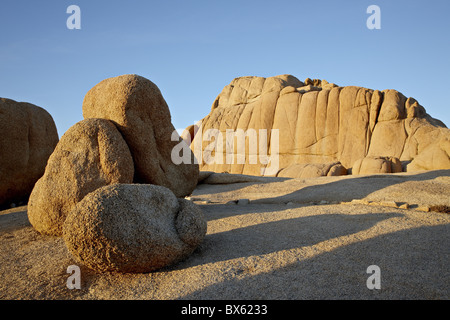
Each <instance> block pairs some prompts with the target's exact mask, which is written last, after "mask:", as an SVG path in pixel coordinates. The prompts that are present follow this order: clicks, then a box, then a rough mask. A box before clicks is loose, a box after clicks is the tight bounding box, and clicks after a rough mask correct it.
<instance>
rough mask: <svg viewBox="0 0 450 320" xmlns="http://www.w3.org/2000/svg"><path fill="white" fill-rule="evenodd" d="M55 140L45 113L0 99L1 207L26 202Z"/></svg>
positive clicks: (52, 148) (19, 103) (53, 128)
mask: <svg viewBox="0 0 450 320" xmlns="http://www.w3.org/2000/svg"><path fill="white" fill-rule="evenodd" d="M58 140H59V137H58V132H57V129H56V126H55V123H54V121H53V118H52V116H51V115H50V114H49V113H48V112H47V111H46V110H44V109H43V108H41V107H38V106H35V105H33V104H31V103H25V102H16V101H14V100H11V99H5V98H0V207H3V206H8V205H9V204H11V203H14V202H15V203H18V202H20V201H23V202H26V201H27V200H28V197H29V195H30V193H31V190H32V189H33V187H34V184H35V183H36V181H37V180H38V179H39V178H40V177H41V176H42V175H43V174H44V170H45V166H46V164H47V160H48V158H49V157H50V155H51V154H52V152H53V150H54V149H55V146H56V144H57V143H58Z"/></svg>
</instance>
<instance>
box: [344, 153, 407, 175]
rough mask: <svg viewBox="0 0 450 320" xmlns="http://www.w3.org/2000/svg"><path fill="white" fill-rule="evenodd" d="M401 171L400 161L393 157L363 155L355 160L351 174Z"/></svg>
mask: <svg viewBox="0 0 450 320" xmlns="http://www.w3.org/2000/svg"><path fill="white" fill-rule="evenodd" d="M396 172H402V163H401V162H400V160H399V159H398V158H395V157H365V158H363V159H359V160H356V162H355V163H354V165H353V168H352V174H370V173H396Z"/></svg>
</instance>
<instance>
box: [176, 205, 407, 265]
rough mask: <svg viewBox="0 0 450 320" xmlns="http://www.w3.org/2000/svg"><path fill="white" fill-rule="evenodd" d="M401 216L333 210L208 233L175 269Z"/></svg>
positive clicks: (277, 247)
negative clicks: (348, 212) (352, 213)
mask: <svg viewBox="0 0 450 320" xmlns="http://www.w3.org/2000/svg"><path fill="white" fill-rule="evenodd" d="M401 216H403V215H402V214H399V213H368V214H357V215H348V214H339V213H331V214H320V215H315V216H307V217H300V218H292V219H285V220H281V221H274V222H267V223H259V224H257V225H252V226H248V227H242V228H236V229H233V230H230V231H226V232H220V233H215V234H211V235H207V236H206V237H205V239H204V241H203V243H202V244H201V245H200V247H199V248H198V249H197V250H196V252H194V254H193V256H192V258H189V259H188V260H187V261H185V262H181V263H180V264H177V265H176V266H174V268H176V269H182V268H185V267H186V266H187V265H189V266H192V264H194V265H195V264H207V263H215V262H220V261H227V260H232V259H236V258H245V257H250V256H259V255H265V254H268V253H273V252H277V251H281V250H288V249H294V248H300V247H307V246H311V245H314V244H317V243H319V242H322V241H325V240H329V239H333V238H336V237H340V236H345V235H349V234H354V233H357V232H360V231H362V230H366V229H369V228H371V227H372V226H373V225H375V224H376V223H378V222H380V221H383V220H386V219H390V218H393V217H401ZM186 264H187V265H186Z"/></svg>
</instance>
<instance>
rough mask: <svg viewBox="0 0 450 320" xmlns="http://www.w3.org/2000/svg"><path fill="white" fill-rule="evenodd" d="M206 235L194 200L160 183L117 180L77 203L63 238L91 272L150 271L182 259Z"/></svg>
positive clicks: (75, 255)
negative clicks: (147, 183)
mask: <svg viewBox="0 0 450 320" xmlns="http://www.w3.org/2000/svg"><path fill="white" fill-rule="evenodd" d="M205 234H206V220H205V218H204V216H203V213H202V211H201V210H200V209H199V208H198V207H197V206H196V205H195V204H194V203H192V202H190V201H187V200H184V199H177V198H176V196H175V195H174V194H173V193H172V192H171V191H170V190H169V189H167V188H165V187H161V186H155V185H139V184H117V185H110V186H106V187H103V188H100V189H97V190H96V191H94V192H92V193H90V194H88V195H87V196H86V197H85V198H84V199H83V200H82V201H81V202H79V203H78V204H77V205H76V206H75V208H74V209H73V210H72V211H71V212H70V214H69V215H68V217H67V219H66V221H65V223H64V233H63V238H64V241H65V243H66V246H67V248H68V249H69V251H70V252H71V253H72V254H73V256H74V257H75V258H76V259H77V260H79V261H80V262H81V263H83V264H84V265H86V266H87V267H89V268H91V269H93V270H96V271H99V272H105V271H118V272H150V271H153V270H156V269H159V268H161V267H164V266H167V265H170V264H173V263H175V262H177V261H179V260H181V259H184V258H186V257H187V256H188V255H190V254H191V253H192V252H193V251H194V250H195V248H196V247H197V246H198V245H199V244H200V243H201V241H202V240H203V238H204V236H205Z"/></svg>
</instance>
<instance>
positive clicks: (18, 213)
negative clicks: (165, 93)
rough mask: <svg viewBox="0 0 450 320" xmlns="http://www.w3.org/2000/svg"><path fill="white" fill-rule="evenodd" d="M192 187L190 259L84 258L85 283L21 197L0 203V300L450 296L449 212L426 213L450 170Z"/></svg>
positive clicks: (449, 198) (442, 195)
mask: <svg viewBox="0 0 450 320" xmlns="http://www.w3.org/2000/svg"><path fill="white" fill-rule="evenodd" d="M219 180H220V179H219ZM192 197H193V198H192V199H193V201H195V202H196V203H198V204H199V205H200V207H201V208H202V210H203V211H204V213H205V215H206V218H207V220H208V233H207V236H206V237H205V240H204V242H203V243H202V244H201V246H200V247H199V248H198V249H197V250H196V251H195V252H194V254H193V255H192V256H191V257H189V258H188V259H186V260H185V261H182V262H180V263H178V264H176V265H174V266H171V267H168V268H165V269H163V270H159V271H157V272H153V273H147V274H117V273H106V274H96V273H95V272H93V271H91V270H89V269H87V268H86V267H84V266H82V265H80V268H81V289H79V290H78V289H74V290H69V289H68V288H67V286H66V281H67V279H68V277H69V276H70V275H69V274H68V273H67V272H66V270H67V267H68V266H70V265H73V264H77V262H76V261H75V260H74V259H73V258H72V257H71V256H70V254H69V253H68V251H67V249H66V247H65V244H64V241H63V239H62V238H54V237H48V236H43V235H40V234H39V233H38V232H36V231H35V230H34V229H33V228H32V227H31V225H30V224H29V222H28V219H27V214H26V207H19V208H14V209H9V210H6V211H2V212H0V279H1V281H0V299H3V300H6V299H8V300H9V299H294V300H297V299H449V298H450V271H449V268H448V265H449V262H450V216H449V214H448V213H442V212H433V211H430V212H424V211H420V210H422V209H421V207H424V206H428V207H430V206H433V205H447V206H450V170H443V171H432V172H423V173H417V174H395V175H373V176H361V177H358V176H354V177H352V176H345V177H324V178H315V179H267V182H263V181H259V180H258V181H256V182H255V181H254V182H241V183H232V184H200V185H198V187H197V189H196V190H195V192H194V193H193V195H192ZM238 199H250V203H249V204H247V205H238V204H234V202H230V201H233V200H238ZM352 200H353V202H352ZM392 201H396V202H397V206H399V205H402V204H403V205H405V204H408V205H409V207H410V208H409V209H400V208H397V207H394V206H391V205H393V204H392ZM227 203H228V204H227ZM419 209H420V210H419ZM371 265H377V266H379V268H380V270H381V289H380V290H369V289H368V288H367V285H366V281H367V279H368V277H369V276H370V274H368V273H367V268H368V267H369V266H371Z"/></svg>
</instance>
